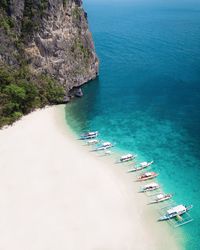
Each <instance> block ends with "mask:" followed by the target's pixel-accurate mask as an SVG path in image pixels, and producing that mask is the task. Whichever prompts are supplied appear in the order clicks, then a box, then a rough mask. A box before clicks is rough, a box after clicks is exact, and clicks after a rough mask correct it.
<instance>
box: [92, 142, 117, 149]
mask: <svg viewBox="0 0 200 250" xmlns="http://www.w3.org/2000/svg"><path fill="white" fill-rule="evenodd" d="M112 147H114V145H113V144H112V143H110V142H104V143H102V144H101V145H100V146H99V147H97V148H96V149H95V151H100V150H105V149H108V148H112Z"/></svg>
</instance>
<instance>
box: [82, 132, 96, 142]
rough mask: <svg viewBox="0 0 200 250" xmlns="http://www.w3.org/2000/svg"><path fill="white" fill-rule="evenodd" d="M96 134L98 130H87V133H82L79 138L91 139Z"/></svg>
mask: <svg viewBox="0 0 200 250" xmlns="http://www.w3.org/2000/svg"><path fill="white" fill-rule="evenodd" d="M98 134H99V132H98V131H93V132H87V133H84V134H82V135H81V137H80V139H81V140H87V139H93V138H96V137H97V136H98Z"/></svg>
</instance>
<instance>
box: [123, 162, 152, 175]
mask: <svg viewBox="0 0 200 250" xmlns="http://www.w3.org/2000/svg"><path fill="white" fill-rule="evenodd" d="M151 164H153V161H151V162H146V161H144V162H141V163H140V164H139V166H136V167H134V168H131V169H130V170H129V171H128V172H129V173H130V172H136V171H140V170H142V169H144V168H147V167H149V166H151Z"/></svg>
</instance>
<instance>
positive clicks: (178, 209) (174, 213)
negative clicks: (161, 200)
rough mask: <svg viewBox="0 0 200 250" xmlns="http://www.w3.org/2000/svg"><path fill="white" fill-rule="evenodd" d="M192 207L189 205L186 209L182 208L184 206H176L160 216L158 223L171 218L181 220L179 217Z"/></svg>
mask: <svg viewBox="0 0 200 250" xmlns="http://www.w3.org/2000/svg"><path fill="white" fill-rule="evenodd" d="M192 207H193V206H192V205H190V206H188V207H186V206H184V205H178V206H175V207H172V208H170V209H168V210H167V213H166V214H165V215H163V216H161V217H160V218H159V219H158V221H164V220H170V219H172V218H175V217H176V218H181V217H180V215H182V214H184V213H186V212H187V211H189V210H190V209H191V208H192Z"/></svg>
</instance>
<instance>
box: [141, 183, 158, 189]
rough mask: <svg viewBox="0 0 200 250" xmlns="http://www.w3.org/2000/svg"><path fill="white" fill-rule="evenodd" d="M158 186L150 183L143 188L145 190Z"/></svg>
mask: <svg viewBox="0 0 200 250" xmlns="http://www.w3.org/2000/svg"><path fill="white" fill-rule="evenodd" d="M158 186H159V185H158V184H157V183H156V182H151V183H149V184H147V185H145V186H144V187H145V188H151V187H158Z"/></svg>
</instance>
